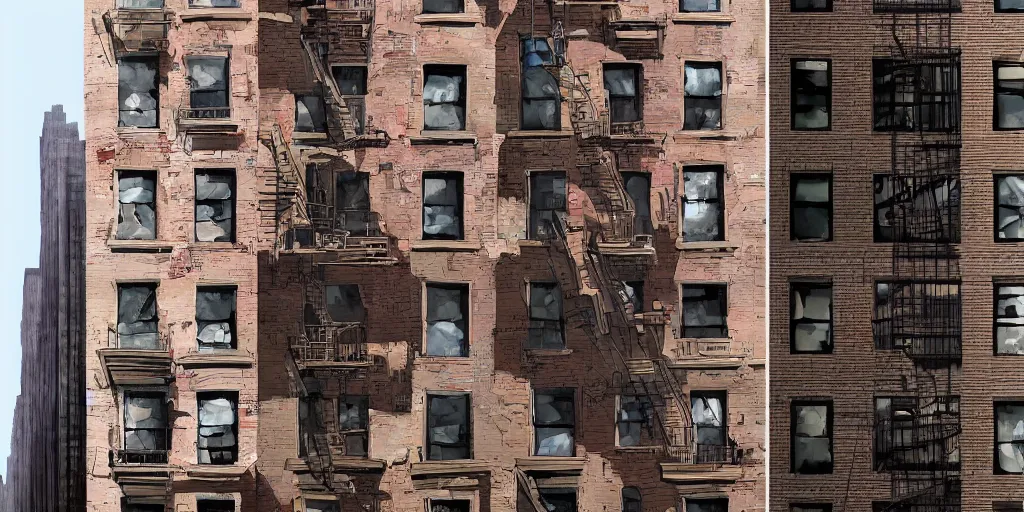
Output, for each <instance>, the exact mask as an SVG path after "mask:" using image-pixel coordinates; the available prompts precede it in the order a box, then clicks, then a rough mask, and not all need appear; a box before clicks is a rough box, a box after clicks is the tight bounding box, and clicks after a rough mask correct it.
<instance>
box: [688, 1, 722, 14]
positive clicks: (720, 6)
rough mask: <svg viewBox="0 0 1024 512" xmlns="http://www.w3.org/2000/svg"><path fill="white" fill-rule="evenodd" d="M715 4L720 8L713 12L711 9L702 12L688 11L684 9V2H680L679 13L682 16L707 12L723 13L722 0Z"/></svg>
mask: <svg viewBox="0 0 1024 512" xmlns="http://www.w3.org/2000/svg"><path fill="white" fill-rule="evenodd" d="M715 4H716V5H717V6H718V8H717V9H715V10H713V11H712V10H710V9H706V10H702V11H688V10H686V9H684V8H683V0H679V12H680V13H682V14H690V13H706V12H711V13H718V12H722V0H717V1H716V2H715Z"/></svg>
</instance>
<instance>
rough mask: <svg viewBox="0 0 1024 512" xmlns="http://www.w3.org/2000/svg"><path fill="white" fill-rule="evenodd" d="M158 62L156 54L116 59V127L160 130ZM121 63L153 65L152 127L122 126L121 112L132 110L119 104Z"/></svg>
mask: <svg viewBox="0 0 1024 512" xmlns="http://www.w3.org/2000/svg"><path fill="white" fill-rule="evenodd" d="M129 10H131V9H129ZM160 61H161V59H160V55H158V54H137V55H125V56H124V57H120V58H118V59H117V68H118V86H117V89H118V90H117V95H118V102H117V107H118V108H117V126H118V127H119V128H129V129H131V128H136V129H148V130H152V129H159V128H160V121H161V119H160V117H161V116H160V110H161V109H160V86H161V85H163V84H161V75H160ZM121 62H136V63H147V64H153V67H152V69H154V70H156V75H155V76H154V77H153V88H152V89H150V91H149V92H150V96H152V98H153V100H154V101H156V120H155V121H154V122H153V125H152V126H138V125H129V124H124V123H122V121H121V112H132V111H133V110H129V109H125V108H124V104H123V102H121V100H120V97H121V80H120V75H121Z"/></svg>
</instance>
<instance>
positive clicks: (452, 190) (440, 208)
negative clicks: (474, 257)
mask: <svg viewBox="0 0 1024 512" xmlns="http://www.w3.org/2000/svg"><path fill="white" fill-rule="evenodd" d="M423 239H424V240H462V239H463V234H462V173H461V172H429V173H427V172H425V173H423Z"/></svg>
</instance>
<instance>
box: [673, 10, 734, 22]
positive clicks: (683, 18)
mask: <svg viewBox="0 0 1024 512" xmlns="http://www.w3.org/2000/svg"><path fill="white" fill-rule="evenodd" d="M671 19H672V23H716V24H718V23H720V24H729V23H732V22H734V21H736V18H734V17H733V16H732V15H731V14H726V13H724V12H679V13H675V14H673V15H672V18H671Z"/></svg>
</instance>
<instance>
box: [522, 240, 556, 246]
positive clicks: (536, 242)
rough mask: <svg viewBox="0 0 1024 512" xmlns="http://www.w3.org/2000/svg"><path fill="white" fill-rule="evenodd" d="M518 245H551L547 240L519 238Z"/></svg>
mask: <svg viewBox="0 0 1024 512" xmlns="http://www.w3.org/2000/svg"><path fill="white" fill-rule="evenodd" d="M517 243H518V244H519V247H548V246H549V245H551V243H550V242H548V241H547V240H519V241H518V242H517Z"/></svg>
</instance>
